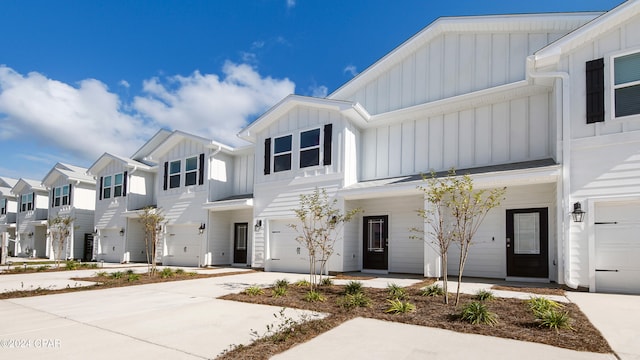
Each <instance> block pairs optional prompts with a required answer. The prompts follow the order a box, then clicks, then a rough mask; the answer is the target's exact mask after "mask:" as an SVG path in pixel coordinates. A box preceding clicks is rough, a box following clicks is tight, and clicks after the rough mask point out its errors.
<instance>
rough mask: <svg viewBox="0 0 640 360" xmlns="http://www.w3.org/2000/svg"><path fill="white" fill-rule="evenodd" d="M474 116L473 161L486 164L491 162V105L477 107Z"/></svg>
mask: <svg viewBox="0 0 640 360" xmlns="http://www.w3.org/2000/svg"><path fill="white" fill-rule="evenodd" d="M475 117H476V121H475V142H474V143H475V163H476V164H477V165H486V164H489V163H490V162H491V143H492V141H491V135H492V134H491V107H490V106H483V107H480V108H477V109H476V110H475Z"/></svg>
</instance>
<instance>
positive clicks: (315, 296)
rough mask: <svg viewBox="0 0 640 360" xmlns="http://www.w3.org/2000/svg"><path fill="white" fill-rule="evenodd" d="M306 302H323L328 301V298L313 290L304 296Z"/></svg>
mask: <svg viewBox="0 0 640 360" xmlns="http://www.w3.org/2000/svg"><path fill="white" fill-rule="evenodd" d="M304 300H305V301H307V302H318V301H320V302H322V301H325V300H327V298H326V297H324V295H322V294H321V293H319V292H317V291H313V290H311V291H309V292H308V293H306V294H305V295H304Z"/></svg>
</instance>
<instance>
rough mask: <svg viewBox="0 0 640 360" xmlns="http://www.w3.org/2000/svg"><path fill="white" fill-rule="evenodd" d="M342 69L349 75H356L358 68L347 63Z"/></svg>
mask: <svg viewBox="0 0 640 360" xmlns="http://www.w3.org/2000/svg"><path fill="white" fill-rule="evenodd" d="M342 71H343V72H344V73H347V74H351V76H356V75H358V69H357V68H356V66H355V65H347V66H346V67H345V68H344V70H342Z"/></svg>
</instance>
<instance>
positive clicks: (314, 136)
mask: <svg viewBox="0 0 640 360" xmlns="http://www.w3.org/2000/svg"><path fill="white" fill-rule="evenodd" d="M317 165H320V129H313V130H309V131H303V132H301V133H300V168H305V167H310V166H317Z"/></svg>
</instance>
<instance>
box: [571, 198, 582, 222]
mask: <svg viewBox="0 0 640 360" xmlns="http://www.w3.org/2000/svg"><path fill="white" fill-rule="evenodd" d="M584 214H586V213H585V212H584V211H583V210H582V205H581V204H580V203H579V202H576V203H574V204H573V211H572V212H571V217H573V221H575V222H578V223H580V222H582V220H584Z"/></svg>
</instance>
